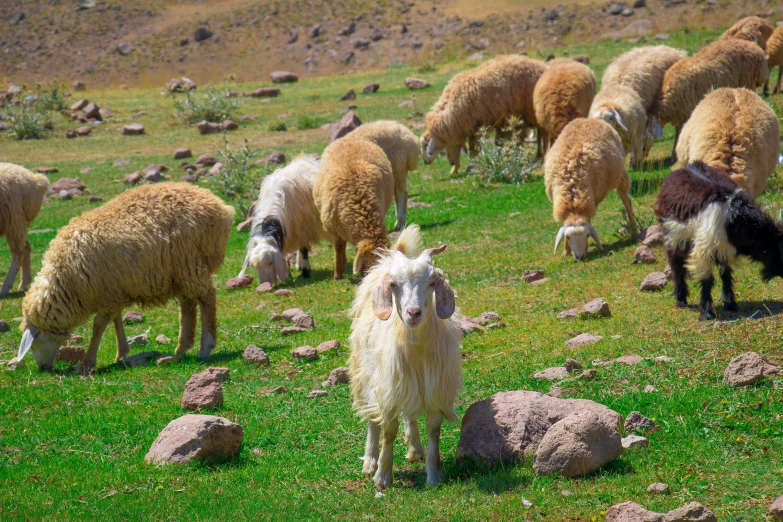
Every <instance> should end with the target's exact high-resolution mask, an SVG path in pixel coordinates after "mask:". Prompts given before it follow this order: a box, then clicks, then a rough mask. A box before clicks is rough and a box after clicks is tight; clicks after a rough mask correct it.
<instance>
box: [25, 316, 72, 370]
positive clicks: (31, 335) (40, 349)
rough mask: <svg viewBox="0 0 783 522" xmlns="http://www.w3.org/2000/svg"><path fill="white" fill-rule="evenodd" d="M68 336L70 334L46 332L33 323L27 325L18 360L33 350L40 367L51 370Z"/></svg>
mask: <svg viewBox="0 0 783 522" xmlns="http://www.w3.org/2000/svg"><path fill="white" fill-rule="evenodd" d="M67 338H68V336H60V335H55V334H51V333H48V332H44V331H43V330H41V329H39V328H37V327H35V326H32V325H29V326H26V327H25V329H24V334H23V335H22V342H21V343H20V344H19V352H18V353H17V354H16V361H21V360H22V359H23V358H24V356H25V354H27V352H28V351H32V352H33V358H34V359H35V363H36V364H37V365H38V368H39V369H41V370H51V369H52V368H53V367H54V361H55V359H56V358H57V353H58V352H59V350H60V346H61V345H63V344H64V343H65V341H66V339H67Z"/></svg>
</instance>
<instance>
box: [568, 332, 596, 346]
mask: <svg viewBox="0 0 783 522" xmlns="http://www.w3.org/2000/svg"><path fill="white" fill-rule="evenodd" d="M601 339H603V337H601V336H599V335H593V334H589V333H583V334H579V335H577V336H576V337H574V338H572V339H569V340H567V341H566V343H565V345H566V348H577V347H579V346H587V345H589V344H595V343H597V342H598V341H600V340H601Z"/></svg>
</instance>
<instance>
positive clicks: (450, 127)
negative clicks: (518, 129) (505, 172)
mask: <svg viewBox="0 0 783 522" xmlns="http://www.w3.org/2000/svg"><path fill="white" fill-rule="evenodd" d="M545 70H546V65H545V64H544V63H543V62H540V61H537V60H531V59H530V58H527V57H525V56H517V55H514V56H497V57H495V58H494V59H492V60H489V61H487V62H484V63H483V64H481V65H479V66H478V67H476V68H475V69H471V70H469V71H465V72H461V73H459V74H457V75H456V76H454V77H453V78H452V79H451V81H450V82H449V83H448V85H446V88H445V89H443V93H442V94H441V95H440V98H439V99H438V101H437V102H435V105H433V107H432V110H430V112H429V113H428V114H427V117H426V124H427V129H426V130H425V132H424V134H422V136H421V156H422V159H423V160H424V163H426V164H427V165H429V164H430V163H432V162H433V161H434V160H435V158H436V157H437V156H438V154H440V152H441V151H442V150H444V149H445V150H446V155H447V157H448V159H449V163H450V164H451V165H452V169H451V173H452V174H454V173H456V172H457V171H459V159H460V158H459V156H460V149H461V148H462V147H463V146H464V145H465V141H466V140H469V141H470V151H471V153H472V154H475V152H476V146H477V143H478V139H477V135H476V134H477V131H478V130H479V128H481V127H491V128H493V129H495V130H496V131H497V130H501V131H502V129H503V128H504V127H505V126H507V125H508V121H509V118H510V117H512V116H516V117H518V118H519V119H521V120H522V121H524V122H525V123H526V124H528V125H530V126H535V127H537V126H538V122H537V121H536V114H535V109H534V108H533V89H534V88H535V85H536V82H537V81H538V79H539V78H540V77H541V75H542V74H544V71H545Z"/></svg>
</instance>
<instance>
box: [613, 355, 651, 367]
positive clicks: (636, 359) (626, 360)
mask: <svg viewBox="0 0 783 522" xmlns="http://www.w3.org/2000/svg"><path fill="white" fill-rule="evenodd" d="M642 361H644V358H642V357H640V356H638V355H623V356H622V357H618V358H617V359H615V360H614V362H618V363H623V364H627V365H629V366H633V365H634V364H639V363H640V362H642Z"/></svg>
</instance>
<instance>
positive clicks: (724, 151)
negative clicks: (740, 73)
mask: <svg viewBox="0 0 783 522" xmlns="http://www.w3.org/2000/svg"><path fill="white" fill-rule="evenodd" d="M778 154H780V126H779V124H778V118H777V116H775V112H774V111H773V110H772V109H771V108H770V107H769V105H767V104H766V103H764V100H762V99H761V98H760V97H759V95H758V94H756V93H755V92H752V91H749V90H747V89H728V88H723V89H718V90H716V91H713V92H711V93H710V94H708V95H707V96H706V97H705V98H704V99H703V100H702V101H701V102H700V103H699V105H697V106H696V109H695V110H694V111H693V114H691V117H690V118H689V119H688V122H687V123H686V124H685V125H684V126H683V128H682V134H681V135H680V141H679V143H677V158H678V159H679V161H681V162H683V163H686V164H687V163H693V162H695V161H702V162H704V163H706V164H707V165H709V166H711V167H717V168H720V169H723V170H725V171H727V172H728V173H729V175H730V176H731V179H732V180H733V181H734V182H735V183H736V184H737V185H739V186H740V187H741V188H743V189H745V190H747V191H748V192H749V193H750V197H751V198H755V197H756V196H758V195H759V194H761V193H762V192H763V191H764V189H766V188H767V179H768V178H769V177H770V176H771V175H772V173H773V171H774V170H775V167H776V166H777V164H778Z"/></svg>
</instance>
